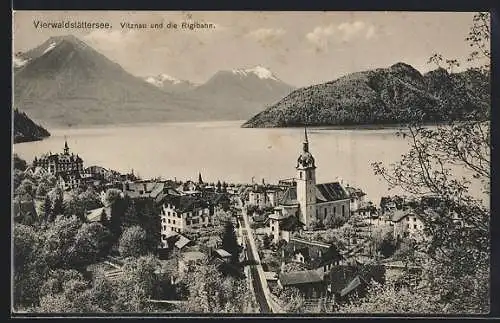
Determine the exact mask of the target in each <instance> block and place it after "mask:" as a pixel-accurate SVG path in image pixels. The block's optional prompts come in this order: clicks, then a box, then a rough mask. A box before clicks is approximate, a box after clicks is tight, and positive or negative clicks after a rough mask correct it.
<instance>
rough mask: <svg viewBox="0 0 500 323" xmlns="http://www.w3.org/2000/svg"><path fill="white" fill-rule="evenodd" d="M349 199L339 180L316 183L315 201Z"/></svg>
mask: <svg viewBox="0 0 500 323" xmlns="http://www.w3.org/2000/svg"><path fill="white" fill-rule="evenodd" d="M346 199H349V195H347V192H346V191H345V190H344V188H343V187H342V185H340V183H339V182H332V183H324V184H316V203H324V202H333V201H340V200H346Z"/></svg>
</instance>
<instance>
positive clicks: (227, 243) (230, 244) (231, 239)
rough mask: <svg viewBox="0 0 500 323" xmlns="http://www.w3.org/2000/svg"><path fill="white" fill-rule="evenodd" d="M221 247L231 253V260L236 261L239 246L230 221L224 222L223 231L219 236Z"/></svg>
mask: <svg viewBox="0 0 500 323" xmlns="http://www.w3.org/2000/svg"><path fill="white" fill-rule="evenodd" d="M221 240H222V248H223V249H224V250H226V251H227V252H229V253H230V254H231V262H232V263H237V262H238V260H239V254H240V246H239V245H238V241H237V239H236V231H235V230H234V225H233V223H232V222H231V221H227V222H226V223H225V224H224V232H223V234H222V236H221Z"/></svg>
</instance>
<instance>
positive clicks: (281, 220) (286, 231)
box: [268, 128, 350, 242]
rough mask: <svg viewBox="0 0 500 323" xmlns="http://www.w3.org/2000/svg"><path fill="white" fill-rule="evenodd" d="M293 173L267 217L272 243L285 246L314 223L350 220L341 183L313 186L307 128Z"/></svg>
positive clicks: (313, 168)
mask: <svg viewBox="0 0 500 323" xmlns="http://www.w3.org/2000/svg"><path fill="white" fill-rule="evenodd" d="M295 169H296V176H295V178H293V180H292V181H290V184H289V186H288V188H286V190H285V192H284V194H283V195H282V197H281V199H280V201H279V202H278V203H277V206H276V207H274V213H272V214H270V215H269V228H268V229H269V233H270V235H271V236H272V237H273V241H274V242H278V241H279V240H282V239H283V240H286V241H287V242H288V241H289V240H290V235H291V233H292V232H293V231H297V230H302V229H305V230H309V229H311V224H313V223H314V222H322V223H323V224H324V225H328V223H329V222H330V221H332V219H333V218H334V217H338V216H341V217H343V218H349V217H350V196H349V193H348V192H347V191H346V189H345V188H344V187H343V186H342V185H341V183H339V182H330V183H321V184H317V183H316V162H315V160H314V157H313V155H312V154H311V152H310V151H309V141H308V138H307V128H304V141H303V144H302V152H301V153H300V155H299V157H298V159H297V164H296V167H295Z"/></svg>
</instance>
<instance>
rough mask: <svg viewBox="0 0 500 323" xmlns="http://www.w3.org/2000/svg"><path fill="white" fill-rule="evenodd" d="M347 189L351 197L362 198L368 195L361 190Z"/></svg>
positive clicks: (347, 187) (349, 187)
mask: <svg viewBox="0 0 500 323" xmlns="http://www.w3.org/2000/svg"><path fill="white" fill-rule="evenodd" d="M345 189H346V191H347V193H348V194H349V197H362V196H365V195H366V193H365V192H363V191H362V190H361V189H359V188H355V187H352V186H346V188H345Z"/></svg>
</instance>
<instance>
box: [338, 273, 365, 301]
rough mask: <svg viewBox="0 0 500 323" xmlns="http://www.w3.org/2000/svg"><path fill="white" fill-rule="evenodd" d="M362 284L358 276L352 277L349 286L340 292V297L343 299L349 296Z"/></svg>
mask: <svg viewBox="0 0 500 323" xmlns="http://www.w3.org/2000/svg"><path fill="white" fill-rule="evenodd" d="M363 284H365V282H364V281H363V279H362V278H361V277H360V276H356V277H354V279H353V280H351V281H350V282H349V284H347V286H346V287H345V288H344V289H342V290H341V291H340V296H341V297H344V296H345V295H347V294H350V293H351V292H353V291H354V290H356V289H357V288H358V287H359V286H361V285H363Z"/></svg>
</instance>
